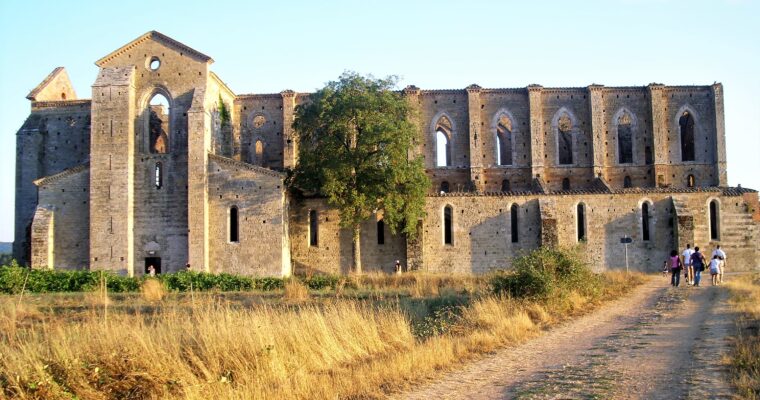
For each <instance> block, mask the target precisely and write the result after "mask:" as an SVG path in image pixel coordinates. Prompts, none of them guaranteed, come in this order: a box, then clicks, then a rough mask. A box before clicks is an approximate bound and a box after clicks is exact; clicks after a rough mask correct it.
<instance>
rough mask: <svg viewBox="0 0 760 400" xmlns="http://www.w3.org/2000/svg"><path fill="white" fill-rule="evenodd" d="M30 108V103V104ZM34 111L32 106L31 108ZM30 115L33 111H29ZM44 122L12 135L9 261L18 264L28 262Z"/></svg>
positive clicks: (43, 139) (43, 138)
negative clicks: (13, 169)
mask: <svg viewBox="0 0 760 400" xmlns="http://www.w3.org/2000/svg"><path fill="white" fill-rule="evenodd" d="M32 104H34V103H32ZM32 107H34V106H32ZM32 113H34V109H33V110H32ZM46 124H47V118H43V119H41V120H40V123H39V125H38V126H26V124H25V126H24V127H23V128H22V129H21V130H19V131H18V133H17V134H16V202H15V208H16V212H15V232H14V239H13V257H14V258H15V259H16V260H17V261H18V262H19V263H20V264H21V265H27V264H29V263H30V262H31V253H30V246H31V245H32V244H31V242H30V241H29V239H30V236H29V233H30V232H29V230H30V229H31V228H32V220H33V217H34V213H35V207H37V186H35V185H34V180H35V179H38V178H41V177H42V176H43V175H44V169H43V160H42V154H43V150H44V148H45V145H44V143H45V136H46V135H47V134H48V133H47V130H46Z"/></svg>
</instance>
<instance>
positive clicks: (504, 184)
mask: <svg viewBox="0 0 760 400" xmlns="http://www.w3.org/2000/svg"><path fill="white" fill-rule="evenodd" d="M510 190H512V185H511V184H510V183H509V179H504V180H503V181H501V191H502V192H509V191H510Z"/></svg>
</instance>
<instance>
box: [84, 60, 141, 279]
mask: <svg viewBox="0 0 760 400" xmlns="http://www.w3.org/2000/svg"><path fill="white" fill-rule="evenodd" d="M134 72H135V68H134V67H132V66H130V67H115V68H101V70H100V72H99V74H98V78H97V79H96V81H95V84H93V85H92V122H91V124H92V125H91V126H92V127H91V140H90V269H94V270H98V269H107V270H113V271H115V272H117V273H121V274H126V275H129V276H133V275H134V272H135V259H134V245H133V243H134V175H135V147H136V146H137V143H136V142H135V119H137V114H136V111H135V106H136V104H135V103H136V100H135V86H134V79H135V78H134Z"/></svg>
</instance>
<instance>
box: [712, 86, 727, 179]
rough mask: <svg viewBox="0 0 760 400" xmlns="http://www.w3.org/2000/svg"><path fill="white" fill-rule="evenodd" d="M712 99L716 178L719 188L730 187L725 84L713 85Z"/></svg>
mask: <svg viewBox="0 0 760 400" xmlns="http://www.w3.org/2000/svg"><path fill="white" fill-rule="evenodd" d="M712 95H713V96H712V97H713V101H714V102H715V159H714V162H715V176H716V177H717V180H718V181H717V182H713V183H717V185H718V186H728V174H727V172H726V119H725V115H724V113H723V84H720V83H716V84H713V85H712Z"/></svg>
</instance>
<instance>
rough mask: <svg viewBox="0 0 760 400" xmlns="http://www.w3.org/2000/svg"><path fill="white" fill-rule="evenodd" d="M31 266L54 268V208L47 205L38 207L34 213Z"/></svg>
mask: <svg viewBox="0 0 760 400" xmlns="http://www.w3.org/2000/svg"><path fill="white" fill-rule="evenodd" d="M31 266H32V268H35V269H53V268H55V208H54V207H52V206H49V205H40V206H38V207H37V210H36V211H35V212H34V221H33V222H32V260H31Z"/></svg>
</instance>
